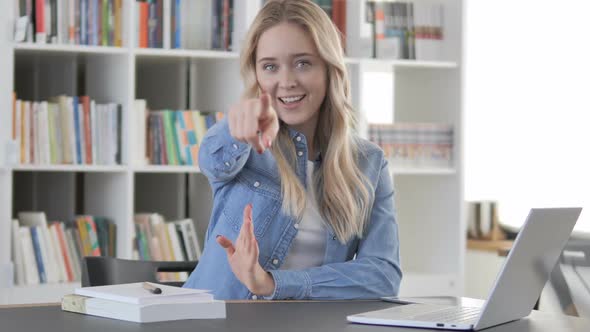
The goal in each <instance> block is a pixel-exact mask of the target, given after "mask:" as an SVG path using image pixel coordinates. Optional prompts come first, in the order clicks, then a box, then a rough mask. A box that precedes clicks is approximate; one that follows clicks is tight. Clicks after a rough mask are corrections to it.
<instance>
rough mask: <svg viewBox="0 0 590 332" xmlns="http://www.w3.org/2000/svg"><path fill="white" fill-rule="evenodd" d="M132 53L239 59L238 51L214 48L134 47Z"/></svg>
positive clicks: (145, 55)
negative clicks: (215, 49) (216, 49)
mask: <svg viewBox="0 0 590 332" xmlns="http://www.w3.org/2000/svg"><path fill="white" fill-rule="evenodd" d="M133 53H134V54H135V56H137V57H141V58H192V59H221V60H225V59H229V60H233V59H239V58H240V54H239V53H238V52H227V51H214V50H182V49H161V48H136V49H134V50H133Z"/></svg>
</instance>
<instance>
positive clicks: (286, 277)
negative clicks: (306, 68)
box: [267, 270, 312, 300]
mask: <svg viewBox="0 0 590 332" xmlns="http://www.w3.org/2000/svg"><path fill="white" fill-rule="evenodd" d="M268 272H269V273H270V274H271V275H272V277H273V278H274V281H275V290H274V293H273V294H272V295H271V296H269V297H267V298H268V299H269V300H284V299H305V298H310V297H311V285H312V282H311V276H310V275H309V273H308V272H307V271H295V270H271V271H268Z"/></svg>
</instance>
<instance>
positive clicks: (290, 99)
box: [280, 95, 305, 104]
mask: <svg viewBox="0 0 590 332" xmlns="http://www.w3.org/2000/svg"><path fill="white" fill-rule="evenodd" d="M303 97H305V95H303V96H298V97H283V98H280V99H281V100H282V101H283V103H285V104H289V103H294V102H297V101H300V100H301V99H303Z"/></svg>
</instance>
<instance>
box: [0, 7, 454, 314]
mask: <svg viewBox="0 0 590 332" xmlns="http://www.w3.org/2000/svg"><path fill="white" fill-rule="evenodd" d="M348 1H349V2H352V3H356V0H348ZM423 1H426V0H423ZM440 2H442V3H444V4H445V20H444V22H445V27H444V28H445V37H446V42H445V43H446V44H445V48H444V57H443V58H442V59H441V61H417V60H382V59H365V58H359V57H351V58H347V59H346V64H347V67H348V69H349V73H350V78H351V83H352V101H353V105H354V106H355V109H356V110H357V111H358V112H359V114H358V115H359V119H360V128H359V130H360V132H361V134H366V132H365V130H366V121H364V119H365V118H366V116H365V113H366V112H368V111H370V110H367V109H366V108H365V105H366V101H365V100H363V98H364V97H363V96H364V95H365V92H366V91H363V89H364V88H366V87H364V86H363V85H362V84H361V83H360V82H362V81H363V79H364V78H365V75H367V73H371V72H375V71H382V72H386V73H388V74H390V75H392V77H393V80H394V89H393V90H394V91H393V94H392V96H393V101H392V105H393V109H392V110H388V111H391V112H393V114H394V121H404V122H443V123H451V124H453V126H454V143H455V145H454V164H453V167H451V168H428V169H423V168H420V169H417V168H407V167H402V168H400V167H395V165H392V167H391V172H392V173H393V175H394V176H393V178H394V182H395V190H396V208H397V216H398V223H399V228H400V241H401V255H402V268H403V270H404V279H403V281H402V287H401V292H402V294H403V295H422V294H423V295H430V294H436V295H461V294H462V292H463V261H464V252H465V249H464V248H465V240H464V232H463V229H464V221H463V220H464V216H463V212H462V202H463V162H462V159H463V158H462V148H463V143H462V140H463V137H462V132H463V130H462V125H463V120H462V118H463V114H462V103H461V98H462V96H461V91H462V89H461V85H462V65H461V61H462V60H461V59H462V54H461V50H462V44H461V43H462V30H463V19H462V12H463V6H464V5H463V1H462V0H441V1H440ZM234 3H239V6H246V7H247V8H244V10H239V11H238V10H236V11H234V13H235V15H237V16H236V17H235V20H236V27H237V29H238V31H237V34H236V36H237V38H238V39H239V34H240V33H243V31H245V27H247V25H248V24H249V22H250V21H251V19H252V18H253V13H254V15H255V13H256V7H257V1H244V2H241V1H240V2H234ZM124 4H125V8H124V24H123V25H124V39H123V40H124V47H121V48H117V47H91V46H76V45H37V44H16V43H13V42H12V37H13V36H12V35H13V22H14V17H13V12H14V10H13V9H12V8H11V6H12V5H13V4H12V1H9V4H8V8H5V9H4V10H3V11H0V22H2V24H1V25H0V72H2V73H4V75H5V76H4V77H5V78H6V79H5V80H4V83H5V84H3V85H2V86H1V87H0V107H1V108H2V109H4V111H3V112H0V188H2V190H0V272H1V271H5V270H6V269H7V268H8V266H10V264H11V258H10V246H11V244H10V240H11V239H10V234H11V232H10V221H11V218H12V217H13V212H12V211H13V209H14V208H15V207H16V206H22V205H25V206H27V207H29V208H33V209H44V210H47V211H48V215H49V217H52V214H53V217H52V218H55V216H56V215H57V216H59V215H70V216H73V215H74V214H75V213H87V214H95V215H101V216H106V217H108V218H110V219H112V220H113V221H114V222H115V223H116V224H117V232H118V233H117V256H118V257H120V258H131V257H132V236H133V215H134V213H135V212H143V211H145V209H146V208H145V207H152V208H153V209H151V210H150V211H154V212H160V213H163V214H164V215H165V216H166V215H169V216H170V217H169V218H177V217H178V218H180V217H191V218H193V220H195V221H196V222H197V230H198V232H199V233H200V234H201V235H202V234H203V233H204V231H205V229H206V226H207V225H206V224H207V222H208V217H209V211H206V208H207V207H208V204H210V200H211V197H210V188H208V185H207V181H206V179H205V177H204V176H203V175H202V174H200V172H199V168H198V167H190V166H157V165H143V164H138V163H136V162H134V161H135V160H137V159H138V156H137V155H136V153H137V151H134V149H133V146H134V137H135V135H136V131H137V128H136V127H135V124H134V122H133V121H132V119H133V118H134V117H133V114H132V112H133V103H134V100H135V99H147V101H148V106H149V107H150V108H151V109H163V108H169V109H200V110H215V111H225V110H227V109H228V108H229V106H230V105H231V104H232V103H234V102H235V101H236V100H238V99H239V96H240V93H241V91H242V83H241V79H240V76H239V53H238V51H237V50H236V51H233V52H223V51H210V50H175V49H138V48H135V47H132V46H131V45H135V42H134V39H133V38H134V36H132V34H130V33H129V31H134V29H133V27H134V25H133V24H134V23H133V20H134V18H133V16H134V15H133V10H132V8H131V5H132V1H124ZM348 12H349V13H350V12H351V11H350V10H349V11H348ZM240 15H243V17H242V16H240ZM240 31H241V32H240ZM78 76H81V77H82V79H83V81H84V85H85V92H86V93H87V94H88V95H90V96H91V98H93V99H96V100H97V101H99V102H117V103H119V104H121V105H122V106H123V131H122V134H123V137H122V145H123V146H122V147H123V151H122V152H123V154H122V159H123V164H122V165H114V166H99V165H18V164H13V163H11V162H10V161H9V160H8V158H7V157H8V156H7V155H8V149H9V142H10V135H11V123H12V112H11V110H12V91H15V90H16V91H17V93H18V94H19V96H23V97H24V98H23V99H28V98H27V97H26V96H27V95H28V96H31V98H36V99H47V98H48V97H49V96H53V95H57V94H61V93H65V94H68V95H75V94H76V93H75V92H76V88H77V84H78V83H79V81H78ZM187 82H188V83H187ZM219 91H223V93H219ZM387 98H388V97H387ZM22 178H26V179H29V178H31V179H36V180H37V181H40V182H42V183H50V184H51V185H52V186H53V187H52V189H51V190H49V189H48V188H42V190H40V191H38V192H32V191H31V190H28V191H27V190H24V192H25V193H28V194H29V196H31V200H32V201H34V202H35V203H34V204H33V203H30V202H26V201H25V202H22V201H20V200H19V199H17V196H15V195H13V193H15V192H17V195H18V197H22V192H23V190H21V189H22V186H23V184H22ZM27 181H28V180H27ZM78 181H83V189H82V190H83V192H82V193H80V192H77V191H76V189H75V188H76V183H77V182H78ZM53 191H55V194H57V195H53V194H54V193H53ZM76 194H79V195H82V196H83V202H82V211H76V210H75V209H76V208H75V205H76V204H75V203H74V201H75V200H76V197H75V195H76ZM13 196H14V197H13ZM52 196H58V197H59V199H57V200H55V201H52V200H51V198H52ZM188 203H190V204H188ZM47 205H50V206H47ZM187 206H188V208H187ZM9 279H10V277H9V276H7V275H1V274H0V295H1V296H0V297H1V298H2V302H1V304H5V303H26V302H28V303H31V302H37V303H40V302H55V301H58V300H59V299H60V297H61V296H62V295H64V294H66V293H68V292H71V290H72V289H73V288H74V287H77V285H78V284H76V283H67V284H58V285H56V284H49V285H39V286H34V287H26V286H13V287H8V288H6V287H4V286H5V285H8V284H10V281H9ZM3 287H4V288H3Z"/></svg>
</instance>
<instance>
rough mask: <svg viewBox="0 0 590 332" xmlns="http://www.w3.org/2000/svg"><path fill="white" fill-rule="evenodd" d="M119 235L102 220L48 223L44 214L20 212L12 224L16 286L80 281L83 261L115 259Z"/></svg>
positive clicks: (89, 218) (86, 218) (86, 217)
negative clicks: (111, 257) (87, 257)
mask: <svg viewBox="0 0 590 332" xmlns="http://www.w3.org/2000/svg"><path fill="white" fill-rule="evenodd" d="M116 234H117V230H116V225H115V224H114V223H112V222H111V221H109V220H108V219H106V218H102V217H95V216H89V215H81V216H76V218H75V219H74V220H72V221H68V222H61V221H52V222H50V223H48V222H47V218H46V216H45V213H43V212H20V213H18V219H14V220H13V221H12V261H13V263H14V266H15V269H14V270H15V274H14V283H15V285H37V284H40V283H41V284H45V283H58V282H72V281H79V280H81V262H82V257H84V256H115V253H116V250H117V249H116V238H117V235H116Z"/></svg>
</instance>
